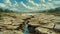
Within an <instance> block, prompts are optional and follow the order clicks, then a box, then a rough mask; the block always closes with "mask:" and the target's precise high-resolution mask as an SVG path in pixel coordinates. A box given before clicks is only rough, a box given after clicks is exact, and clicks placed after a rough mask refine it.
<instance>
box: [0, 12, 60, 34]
mask: <svg viewBox="0 0 60 34" xmlns="http://www.w3.org/2000/svg"><path fill="white" fill-rule="evenodd" d="M1 18H2V19H0V34H24V29H25V23H26V21H28V29H29V34H60V17H59V16H54V15H47V14H44V13H32V14H16V13H6V14H3V16H2V17H1Z"/></svg>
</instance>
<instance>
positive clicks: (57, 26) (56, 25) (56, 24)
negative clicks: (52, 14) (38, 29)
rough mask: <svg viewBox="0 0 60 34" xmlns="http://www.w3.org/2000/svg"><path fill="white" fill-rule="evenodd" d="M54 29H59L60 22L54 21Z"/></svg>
mask: <svg viewBox="0 0 60 34" xmlns="http://www.w3.org/2000/svg"><path fill="white" fill-rule="evenodd" d="M54 30H56V31H60V22H57V23H55V26H54Z"/></svg>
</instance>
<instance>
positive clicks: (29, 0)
mask: <svg viewBox="0 0 60 34" xmlns="http://www.w3.org/2000/svg"><path fill="white" fill-rule="evenodd" d="M28 2H30V3H31V4H33V5H35V6H41V4H37V3H35V2H34V1H31V0H28Z"/></svg>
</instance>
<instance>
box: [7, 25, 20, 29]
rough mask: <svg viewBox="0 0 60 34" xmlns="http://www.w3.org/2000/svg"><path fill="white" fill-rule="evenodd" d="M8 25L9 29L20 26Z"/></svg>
mask: <svg viewBox="0 0 60 34" xmlns="http://www.w3.org/2000/svg"><path fill="white" fill-rule="evenodd" d="M6 27H7V29H16V28H18V27H19V26H12V25H8V26H6Z"/></svg>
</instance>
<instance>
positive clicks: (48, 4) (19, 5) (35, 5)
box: [0, 0, 60, 12]
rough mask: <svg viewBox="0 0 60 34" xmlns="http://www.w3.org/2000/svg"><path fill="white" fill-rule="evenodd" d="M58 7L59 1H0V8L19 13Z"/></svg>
mask: <svg viewBox="0 0 60 34" xmlns="http://www.w3.org/2000/svg"><path fill="white" fill-rule="evenodd" d="M57 7H60V0H0V8H3V9H9V10H13V11H19V12H34V11H41V10H48V9H54V8H57Z"/></svg>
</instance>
